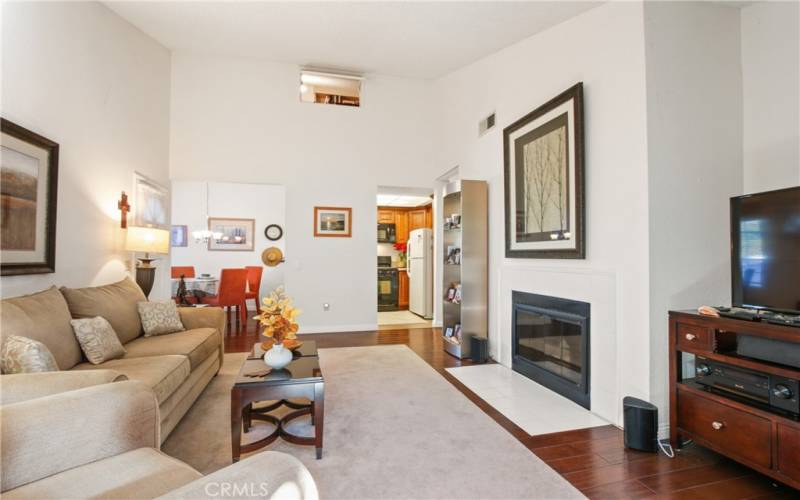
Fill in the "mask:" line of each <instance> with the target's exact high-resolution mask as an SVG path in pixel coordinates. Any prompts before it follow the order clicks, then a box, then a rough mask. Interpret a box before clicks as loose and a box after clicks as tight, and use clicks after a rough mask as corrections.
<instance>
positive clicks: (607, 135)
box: [436, 3, 650, 422]
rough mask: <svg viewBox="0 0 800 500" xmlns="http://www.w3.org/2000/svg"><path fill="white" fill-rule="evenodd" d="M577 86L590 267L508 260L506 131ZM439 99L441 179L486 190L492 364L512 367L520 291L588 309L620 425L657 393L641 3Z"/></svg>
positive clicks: (596, 389) (602, 16)
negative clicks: (491, 121)
mask: <svg viewBox="0 0 800 500" xmlns="http://www.w3.org/2000/svg"><path fill="white" fill-rule="evenodd" d="M556 48H557V50H556ZM578 81H583V82H584V98H585V115H586V116H585V118H586V124H585V131H586V141H585V142H586V193H587V197H586V203H587V208H586V214H587V231H586V236H587V245H586V246H587V249H588V250H587V258H586V260H579V261H573V260H530V259H506V258H504V232H503V224H504V215H503V154H502V151H503V146H502V129H503V127H505V126H508V125H509V124H511V123H512V122H514V121H515V120H517V119H518V118H520V117H521V116H523V115H525V114H526V113H528V112H530V111H531V110H533V109H534V108H536V107H537V106H539V105H541V104H543V103H544V102H546V101H548V100H549V99H550V98H552V97H553V96H555V95H557V94H558V93H560V92H561V91H563V90H565V89H567V88H569V87H570V86H572V85H574V84H575V83H576V82H578ZM436 92H437V93H436V96H437V100H438V101H439V103H440V107H439V109H438V110H437V114H438V115H439V116H440V118H441V121H440V123H439V137H438V141H437V170H439V171H441V172H444V171H446V170H449V169H450V168H452V166H453V165H459V166H460V171H461V176H462V178H465V179H484V180H486V181H488V183H489V226H490V229H489V231H490V242H489V254H490V279H489V283H490V293H489V297H490V317H489V337H490V348H491V351H492V352H491V354H492V356H493V357H494V358H495V359H497V360H498V361H499V362H501V363H503V364H504V365H507V366H510V362H511V346H510V341H511V325H510V319H511V305H510V300H511V291H512V290H523V291H528V292H534V293H542V294H546V295H555V296H561V297H570V298H575V299H577V300H586V301H588V302H590V303H591V306H592V311H591V315H592V322H591V329H592V344H591V345H592V380H591V386H592V407H593V410H594V411H596V412H597V413H599V414H600V415H601V416H604V417H605V418H607V419H609V420H611V421H613V422H619V421H620V418H619V417H620V411H621V408H620V407H621V404H619V399H620V397H621V395H628V394H630V395H634V396H639V397H644V398H645V399H646V398H647V396H648V393H649V390H650V388H649V383H648V380H647V378H646V377H642V376H641V374H642V373H650V372H649V366H648V363H649V359H648V356H647V355H646V353H648V352H649V336H648V335H647V328H648V305H649V304H648V300H647V296H648V278H647V275H648V238H647V235H648V218H647V210H648V206H647V136H646V126H647V123H646V110H645V106H646V99H645V62H644V33H643V21H642V7H641V4H638V3H609V4H604V5H602V6H600V7H597V8H595V9H592V10H590V11H588V12H585V13H583V14H581V15H579V16H577V17H575V18H572V19H570V20H568V21H566V22H564V23H562V24H560V25H558V26H555V27H553V28H551V29H549V30H547V31H544V32H542V33H540V34H537V35H535V36H533V37H530V38H528V39H526V40H524V41H522V42H520V43H517V44H515V45H513V46H511V47H508V48H506V49H504V50H502V51H500V52H498V53H495V54H493V55H491V56H489V57H487V58H485V59H482V60H480V61H478V62H476V63H474V64H471V65H469V66H467V67H465V68H463V69H461V70H459V71H456V72H454V73H452V74H450V75H447V76H445V77H444V78H441V79H440V80H438V81H437V82H436ZM492 110H495V111H496V113H497V123H498V125H497V127H496V128H495V129H494V130H493V131H490V132H489V133H488V134H486V135H484V136H482V137H478V121H479V120H480V119H481V118H483V117H484V116H485V115H486V114H487V113H489V112H491V111H492ZM618 360H619V361H620V362H619V363H618ZM623 360H624V363H623V362H622V361H623Z"/></svg>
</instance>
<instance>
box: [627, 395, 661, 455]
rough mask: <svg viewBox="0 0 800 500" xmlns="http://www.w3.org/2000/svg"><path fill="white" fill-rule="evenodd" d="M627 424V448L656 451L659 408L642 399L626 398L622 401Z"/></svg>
mask: <svg viewBox="0 0 800 500" xmlns="http://www.w3.org/2000/svg"><path fill="white" fill-rule="evenodd" d="M622 409H623V411H622V413H623V419H624V422H625V424H624V425H625V447H626V448H632V449H634V450H641V451H656V447H657V446H658V444H657V440H658V408H656V407H655V406H654V405H652V404H650V403H648V402H647V401H642V400H641V399H637V398H633V397H630V396H626V397H625V398H624V399H623V400H622Z"/></svg>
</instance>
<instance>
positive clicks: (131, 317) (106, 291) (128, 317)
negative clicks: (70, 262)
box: [61, 278, 147, 369]
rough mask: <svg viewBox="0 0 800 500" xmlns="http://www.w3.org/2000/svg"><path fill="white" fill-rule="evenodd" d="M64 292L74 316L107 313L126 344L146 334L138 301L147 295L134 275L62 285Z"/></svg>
mask: <svg viewBox="0 0 800 500" xmlns="http://www.w3.org/2000/svg"><path fill="white" fill-rule="evenodd" d="M61 293H62V294H64V298H65V299H66V300H67V304H68V305H69V311H70V313H72V317H73V318H94V317H95V316H102V317H104V318H105V319H107V320H108V322H109V323H111V326H112V327H113V328H114V331H115V332H117V336H118V337H119V340H120V342H122V343H123V344H125V343H127V342H130V341H131V340H133V339H135V338H136V337H138V336H139V335H141V334H142V322H141V321H140V320H139V310H138V309H137V306H136V304H138V303H139V302H143V301H146V300H147V297H145V296H144V293H143V292H142V289H141V288H139V285H137V284H136V283H134V282H133V281H131V279H130V278H125V279H124V280H122V281H118V282H117V283H112V284H110V285H103V286H93V287H87V288H67V287H61ZM62 369H63V367H62Z"/></svg>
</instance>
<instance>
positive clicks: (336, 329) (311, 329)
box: [297, 323, 378, 335]
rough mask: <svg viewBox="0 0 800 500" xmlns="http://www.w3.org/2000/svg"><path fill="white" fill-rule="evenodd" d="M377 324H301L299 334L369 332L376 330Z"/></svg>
mask: <svg viewBox="0 0 800 500" xmlns="http://www.w3.org/2000/svg"><path fill="white" fill-rule="evenodd" d="M377 329H378V325H377V324H375V323H364V324H360V325H326V326H301V327H300V331H299V332H297V333H299V334H301V335H302V334H309V333H343V332H370V331H376V330H377Z"/></svg>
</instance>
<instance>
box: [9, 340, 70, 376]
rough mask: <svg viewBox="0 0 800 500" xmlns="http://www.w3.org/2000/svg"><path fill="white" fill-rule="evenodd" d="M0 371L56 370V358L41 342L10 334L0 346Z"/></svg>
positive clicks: (29, 371) (31, 371)
mask: <svg viewBox="0 0 800 500" xmlns="http://www.w3.org/2000/svg"><path fill="white" fill-rule="evenodd" d="M0 371H2V372H3V373H34V372H55V371H58V364H56V358H54V357H53V354H52V353H51V352H50V349H48V348H47V346H46V345H44V344H42V343H41V342H37V341H36V340H32V339H29V338H27V337H20V336H17V335H10V336H9V337H8V338H6V340H5V342H3V346H2V348H0Z"/></svg>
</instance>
